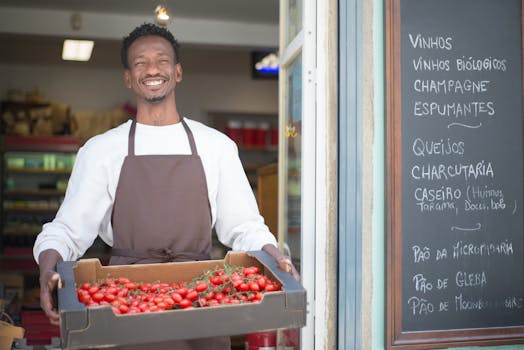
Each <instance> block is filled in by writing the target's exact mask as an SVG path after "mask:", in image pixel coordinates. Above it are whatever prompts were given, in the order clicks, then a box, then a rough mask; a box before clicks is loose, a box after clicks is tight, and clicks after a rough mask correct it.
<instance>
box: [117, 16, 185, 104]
mask: <svg viewBox="0 0 524 350" xmlns="http://www.w3.org/2000/svg"><path fill="white" fill-rule="evenodd" d="M122 64H123V65H124V67H125V70H124V80H125V83H126V86H127V87H128V88H130V89H132V90H133V92H134V93H135V96H136V98H137V103H140V102H145V103H147V104H157V105H159V104H160V103H161V102H164V101H170V100H172V101H173V102H174V98H175V95H174V94H175V87H176V85H177V84H178V83H180V82H181V81H182V66H181V65H180V63H179V62H178V44H177V42H176V40H175V38H174V37H173V35H172V34H171V33H170V32H169V31H167V30H166V29H164V28H161V27H158V26H156V25H154V24H143V25H141V26H140V27H137V28H136V29H135V30H133V31H132V32H131V33H130V34H129V36H127V37H126V38H124V41H123V45H122ZM168 103H169V102H168Z"/></svg>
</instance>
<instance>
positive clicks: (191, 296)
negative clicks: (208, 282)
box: [186, 289, 198, 301]
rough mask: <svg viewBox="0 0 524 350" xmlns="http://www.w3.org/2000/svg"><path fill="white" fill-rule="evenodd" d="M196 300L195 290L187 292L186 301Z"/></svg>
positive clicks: (196, 293)
mask: <svg viewBox="0 0 524 350" xmlns="http://www.w3.org/2000/svg"><path fill="white" fill-rule="evenodd" d="M196 298H198V292H197V291H196V290H194V289H193V290H190V291H188V292H187V295H186V299H188V300H191V301H193V300H196Z"/></svg>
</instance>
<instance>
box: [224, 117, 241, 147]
mask: <svg viewBox="0 0 524 350" xmlns="http://www.w3.org/2000/svg"><path fill="white" fill-rule="evenodd" d="M225 132H226V135H227V136H229V138H230V139H231V140H233V141H235V143H236V144H237V145H240V144H241V143H242V123H241V122H239V121H237V120H230V121H228V122H227V125H226V130H225Z"/></svg>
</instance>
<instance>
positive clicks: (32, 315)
mask: <svg viewBox="0 0 524 350" xmlns="http://www.w3.org/2000/svg"><path fill="white" fill-rule="evenodd" d="M20 321H21V326H22V328H24V329H25V338H26V339H27V344H30V345H45V344H49V343H50V342H51V338H54V337H59V336H60V328H59V327H58V326H54V325H52V324H51V323H50V322H49V319H48V318H47V316H46V315H45V313H44V312H43V311H42V310H22V311H21V313H20Z"/></svg>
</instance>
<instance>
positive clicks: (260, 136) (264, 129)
mask: <svg viewBox="0 0 524 350" xmlns="http://www.w3.org/2000/svg"><path fill="white" fill-rule="evenodd" d="M268 135H269V123H260V124H259V125H258V128H257V134H256V145H257V146H258V147H261V148H264V147H266V146H267V144H268Z"/></svg>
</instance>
